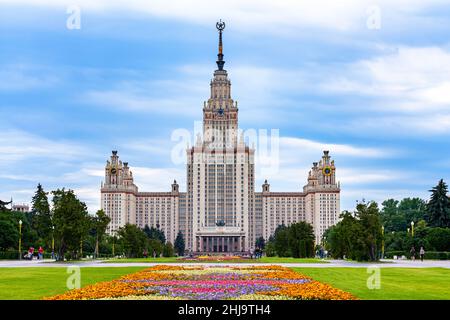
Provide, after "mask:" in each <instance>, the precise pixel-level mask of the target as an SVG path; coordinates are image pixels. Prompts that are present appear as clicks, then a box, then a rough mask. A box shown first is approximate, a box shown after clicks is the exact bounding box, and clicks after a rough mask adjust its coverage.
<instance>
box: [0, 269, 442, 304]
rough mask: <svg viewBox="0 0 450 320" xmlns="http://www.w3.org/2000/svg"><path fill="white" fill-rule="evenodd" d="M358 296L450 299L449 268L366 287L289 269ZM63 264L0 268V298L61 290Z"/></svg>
mask: <svg viewBox="0 0 450 320" xmlns="http://www.w3.org/2000/svg"><path fill="white" fill-rule="evenodd" d="M145 268H146V267H101V268H100V267H97V268H95V267H82V268H81V286H86V285H88V284H92V283H96V282H101V281H109V280H113V279H117V278H119V277H120V276H122V275H125V274H130V273H133V272H137V271H139V270H143V269H145ZM293 269H294V270H295V271H298V272H300V273H302V274H305V275H307V276H310V277H312V278H313V279H314V280H317V281H320V282H323V283H327V284H329V285H331V286H333V287H336V288H339V289H342V290H344V291H347V292H350V293H352V294H354V295H355V296H357V297H359V298H360V299H371V300H374V299H388V300H392V299H402V300H404V299H450V269H444V268H420V269H419V268H381V269H380V272H381V288H380V289H373V290H369V289H368V288H367V285H366V283H367V279H368V277H369V276H370V274H368V273H367V269H366V268H293ZM68 276H69V274H67V273H66V268H64V267H48V268H47V267H35V268H34V267H30V268H0V299H2V300H4V299H40V298H43V297H48V296H52V295H55V294H60V293H64V292H65V291H66V290H67V288H66V281H67V278H68Z"/></svg>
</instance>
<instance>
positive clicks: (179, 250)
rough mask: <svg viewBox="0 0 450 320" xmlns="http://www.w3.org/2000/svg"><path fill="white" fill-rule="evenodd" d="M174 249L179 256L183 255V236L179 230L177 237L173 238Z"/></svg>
mask: <svg viewBox="0 0 450 320" xmlns="http://www.w3.org/2000/svg"><path fill="white" fill-rule="evenodd" d="M175 251H176V252H177V254H178V255H179V256H183V255H184V251H185V243H184V238H183V233H181V231H178V234H177V238H176V239H175Z"/></svg>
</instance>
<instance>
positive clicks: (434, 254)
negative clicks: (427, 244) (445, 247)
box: [384, 251, 450, 260]
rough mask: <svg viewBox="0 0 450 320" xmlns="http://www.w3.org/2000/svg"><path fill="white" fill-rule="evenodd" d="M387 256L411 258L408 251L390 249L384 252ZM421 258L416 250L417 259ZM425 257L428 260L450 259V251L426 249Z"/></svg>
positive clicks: (389, 257) (391, 257)
mask: <svg viewBox="0 0 450 320" xmlns="http://www.w3.org/2000/svg"><path fill="white" fill-rule="evenodd" d="M384 256H385V258H387V259H393V258H394V256H397V257H401V256H405V257H407V258H408V259H409V258H411V254H410V253H409V252H406V251H388V252H385V253H384ZM418 258H420V255H419V253H418V252H416V259H418ZM424 259H428V260H450V252H447V251H425V256H424Z"/></svg>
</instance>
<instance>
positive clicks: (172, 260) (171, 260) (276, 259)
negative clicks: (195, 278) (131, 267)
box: [105, 257, 328, 263]
mask: <svg viewBox="0 0 450 320" xmlns="http://www.w3.org/2000/svg"><path fill="white" fill-rule="evenodd" d="M140 262H147V263H328V262H327V261H324V260H321V259H314V258H305V259H296V258H280V257H263V258H261V259H242V260H234V261H217V262H216V261H189V260H187V261H186V260H179V259H178V258H176V257H171V258H135V259H109V260H105V263H140Z"/></svg>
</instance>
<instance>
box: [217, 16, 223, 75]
mask: <svg viewBox="0 0 450 320" xmlns="http://www.w3.org/2000/svg"><path fill="white" fill-rule="evenodd" d="M216 28H217V30H219V54H218V55H217V67H218V68H219V70H223V65H224V64H225V61H223V46H222V31H223V30H224V29H225V22H222V20H220V21H219V22H217V23H216Z"/></svg>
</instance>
